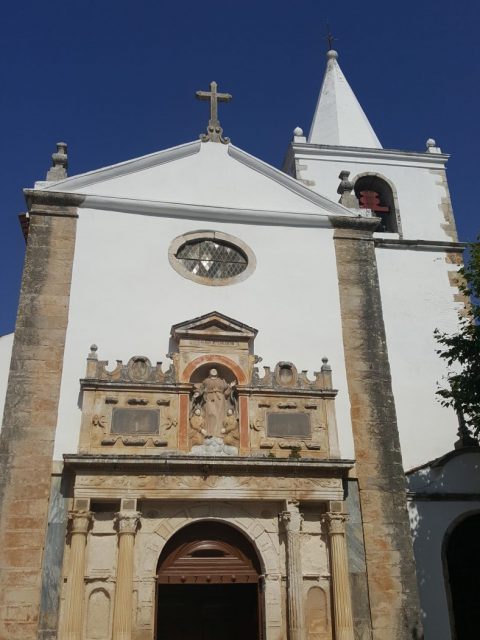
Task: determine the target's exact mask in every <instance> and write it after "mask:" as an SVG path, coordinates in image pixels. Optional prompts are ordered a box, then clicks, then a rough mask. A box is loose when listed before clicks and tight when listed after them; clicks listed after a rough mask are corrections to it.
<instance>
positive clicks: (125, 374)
mask: <svg viewBox="0 0 480 640" xmlns="http://www.w3.org/2000/svg"><path fill="white" fill-rule="evenodd" d="M97 351H98V347H97V345H96V344H92V346H91V347H90V353H89V355H88V359H87V375H86V379H87V380H91V379H93V380H103V381H108V382H126V383H144V384H145V383H146V384H155V383H157V384H159V383H160V384H161V383H174V382H175V370H174V367H173V365H170V367H169V369H168V370H167V371H163V369H162V363H161V362H157V363H156V365H155V366H153V365H152V363H151V362H150V360H149V359H148V358H146V357H145V356H133V358H130V360H129V361H128V362H127V364H123V362H122V360H117V366H116V367H115V369H114V370H113V371H108V370H107V367H108V360H98V357H97Z"/></svg>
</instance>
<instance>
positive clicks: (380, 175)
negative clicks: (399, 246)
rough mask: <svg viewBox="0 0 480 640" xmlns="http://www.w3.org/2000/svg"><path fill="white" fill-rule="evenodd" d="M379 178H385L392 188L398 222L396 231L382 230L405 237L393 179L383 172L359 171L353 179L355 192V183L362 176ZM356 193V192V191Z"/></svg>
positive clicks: (384, 180)
mask: <svg viewBox="0 0 480 640" xmlns="http://www.w3.org/2000/svg"><path fill="white" fill-rule="evenodd" d="M370 177H371V178H378V179H379V180H383V182H385V183H386V184H387V185H388V186H389V187H390V189H391V191H392V197H393V206H394V207H395V221H396V223H397V230H396V231H382V232H381V233H389V234H398V237H399V238H402V237H403V231H402V219H401V217H400V206H399V204H398V195H397V189H396V187H395V185H394V184H393V182H392V181H391V180H389V179H388V178H387V177H386V176H384V175H383V173H375V172H374V171H365V172H363V173H359V174H357V175H356V176H355V177H354V178H353V179H352V182H353V185H354V187H353V189H354V192H355V184H356V183H357V180H359V179H360V178H370ZM355 193H356V192H355Z"/></svg>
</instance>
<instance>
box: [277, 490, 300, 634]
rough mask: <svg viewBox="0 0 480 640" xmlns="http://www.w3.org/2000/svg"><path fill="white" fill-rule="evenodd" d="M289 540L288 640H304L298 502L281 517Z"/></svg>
mask: <svg viewBox="0 0 480 640" xmlns="http://www.w3.org/2000/svg"><path fill="white" fill-rule="evenodd" d="M279 517H280V521H281V522H282V523H283V526H284V528H285V532H286V540H287V594H288V596H287V600H288V640H304V638H305V616H304V612H303V574H302V559H301V553H300V531H301V528H302V515H301V513H300V511H299V508H298V501H297V500H292V501H288V502H287V504H286V510H285V511H282V512H281V513H280V515H279Z"/></svg>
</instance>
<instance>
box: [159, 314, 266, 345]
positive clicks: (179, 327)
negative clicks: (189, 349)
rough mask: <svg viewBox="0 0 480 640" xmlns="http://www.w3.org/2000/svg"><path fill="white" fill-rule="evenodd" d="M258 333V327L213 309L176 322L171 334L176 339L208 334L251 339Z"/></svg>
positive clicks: (225, 337) (227, 337)
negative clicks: (250, 325) (255, 327)
mask: <svg viewBox="0 0 480 640" xmlns="http://www.w3.org/2000/svg"><path fill="white" fill-rule="evenodd" d="M256 335H257V329H254V328H253V327H249V326H248V325H246V324H243V323H242V322H239V321H238V320H234V319H233V318H229V317H228V316H225V315H223V313H219V312H218V311H211V312H210V313H206V314H205V315H203V316H199V317H198V318H193V319H192V320H186V321H184V322H179V323H178V324H174V325H173V326H172V329H171V336H172V338H173V339H174V340H177V341H178V340H179V339H181V338H204V337H206V336H217V337H220V336H222V337H223V338H224V339H229V338H234V339H235V340H237V341H239V340H245V341H250V340H252V339H253V338H255V336H256Z"/></svg>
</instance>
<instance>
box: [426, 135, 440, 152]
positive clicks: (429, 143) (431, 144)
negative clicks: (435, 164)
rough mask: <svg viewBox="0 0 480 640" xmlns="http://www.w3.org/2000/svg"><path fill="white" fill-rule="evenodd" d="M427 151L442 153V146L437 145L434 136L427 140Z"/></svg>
mask: <svg viewBox="0 0 480 640" xmlns="http://www.w3.org/2000/svg"><path fill="white" fill-rule="evenodd" d="M426 145H427V153H442V150H441V149H440V147H437V143H436V142H435V140H434V139H433V138H429V139H428V140H427V142H426Z"/></svg>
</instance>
